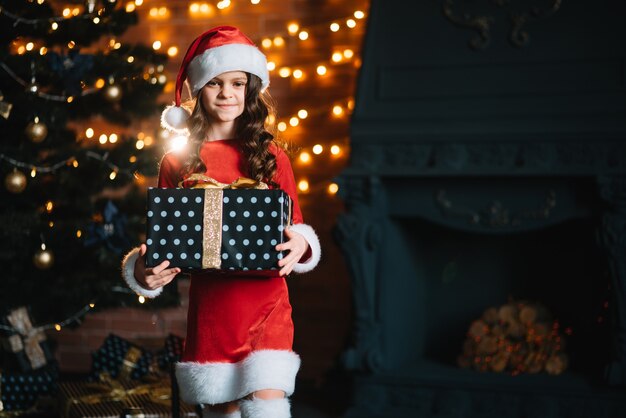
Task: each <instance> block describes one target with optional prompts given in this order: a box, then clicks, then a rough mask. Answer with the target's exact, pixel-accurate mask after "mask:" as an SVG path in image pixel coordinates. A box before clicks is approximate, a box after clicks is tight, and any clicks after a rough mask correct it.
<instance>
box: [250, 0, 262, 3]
mask: <svg viewBox="0 0 626 418" xmlns="http://www.w3.org/2000/svg"><path fill="white" fill-rule="evenodd" d="M250 3H252V4H259V3H261V0H250Z"/></svg>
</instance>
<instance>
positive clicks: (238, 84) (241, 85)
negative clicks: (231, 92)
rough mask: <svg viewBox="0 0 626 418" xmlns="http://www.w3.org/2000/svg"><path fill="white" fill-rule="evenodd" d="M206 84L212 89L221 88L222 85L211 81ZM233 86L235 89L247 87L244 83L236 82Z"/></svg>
mask: <svg viewBox="0 0 626 418" xmlns="http://www.w3.org/2000/svg"><path fill="white" fill-rule="evenodd" d="M206 84H207V86H211V87H215V86H219V85H220V83H219V82H217V81H215V80H211V81H209V82H208V83H206ZM233 86H235V87H245V86H246V83H244V82H243V81H235V82H234V83H233Z"/></svg>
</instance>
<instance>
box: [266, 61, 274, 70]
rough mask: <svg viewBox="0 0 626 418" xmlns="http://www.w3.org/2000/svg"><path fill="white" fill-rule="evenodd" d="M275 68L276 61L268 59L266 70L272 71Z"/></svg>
mask: <svg viewBox="0 0 626 418" xmlns="http://www.w3.org/2000/svg"><path fill="white" fill-rule="evenodd" d="M275 69H276V63H275V62H274V61H269V62H268V63H267V70H268V71H274V70H275Z"/></svg>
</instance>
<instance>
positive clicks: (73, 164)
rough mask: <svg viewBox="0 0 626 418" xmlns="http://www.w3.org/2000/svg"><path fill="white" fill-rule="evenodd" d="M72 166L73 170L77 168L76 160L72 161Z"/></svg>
mask: <svg viewBox="0 0 626 418" xmlns="http://www.w3.org/2000/svg"><path fill="white" fill-rule="evenodd" d="M72 166H74V168H78V160H76V159H75V160H74V161H72Z"/></svg>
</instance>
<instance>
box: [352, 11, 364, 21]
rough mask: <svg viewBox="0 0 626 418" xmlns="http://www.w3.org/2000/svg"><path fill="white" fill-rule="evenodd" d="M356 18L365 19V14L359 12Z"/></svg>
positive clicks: (355, 14)
mask: <svg viewBox="0 0 626 418" xmlns="http://www.w3.org/2000/svg"><path fill="white" fill-rule="evenodd" d="M354 17H356V18H357V19H363V18H364V17H365V13H363V12H362V11H360V10H357V11H356V12H354Z"/></svg>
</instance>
